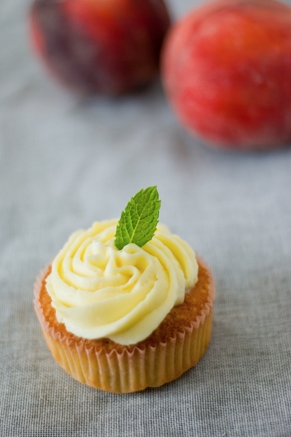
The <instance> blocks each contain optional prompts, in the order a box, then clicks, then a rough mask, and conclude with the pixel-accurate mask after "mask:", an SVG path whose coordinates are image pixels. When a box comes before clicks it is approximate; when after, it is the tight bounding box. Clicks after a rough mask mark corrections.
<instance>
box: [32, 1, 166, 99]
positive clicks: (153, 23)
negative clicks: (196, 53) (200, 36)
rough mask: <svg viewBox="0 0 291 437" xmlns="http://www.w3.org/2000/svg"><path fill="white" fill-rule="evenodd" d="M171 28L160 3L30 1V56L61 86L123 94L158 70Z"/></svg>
mask: <svg viewBox="0 0 291 437" xmlns="http://www.w3.org/2000/svg"><path fill="white" fill-rule="evenodd" d="M169 25H170V19H169V15H168V12H167V9H166V6H165V4H164V1H163V0H61V1H56V0H35V2H34V3H33V6H32V9H31V12H30V30H31V39H32V43H33V47H34V49H35V51H36V52H37V53H38V55H39V56H40V58H41V59H42V60H43V61H44V63H45V64H46V66H47V67H48V68H49V70H50V71H51V72H52V73H53V74H54V75H55V76H57V77H58V78H59V79H60V80H61V81H62V82H63V83H64V84H66V85H68V86H70V87H73V88H75V89H77V90H78V91H81V92H85V93H102V94H108V95H116V94H122V93H126V92H129V91H132V90H134V89H136V88H139V87H142V86H144V85H146V84H147V83H148V82H149V81H150V80H151V79H153V78H154V77H155V76H156V75H157V73H158V71H159V56H160V49H161V45H162V42H163V39H164V36H165V33H166V31H167V30H168V28H169Z"/></svg>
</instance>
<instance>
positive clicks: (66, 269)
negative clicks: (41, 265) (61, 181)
mask: <svg viewBox="0 0 291 437" xmlns="http://www.w3.org/2000/svg"><path fill="white" fill-rule="evenodd" d="M117 222H118V221H117V220H111V221H104V222H96V223H94V224H93V226H92V227H91V228H90V229H88V230H80V231H77V232H75V233H74V234H72V236H71V237H70V238H69V240H68V242H67V243H66V244H65V246H64V247H63V249H62V250H61V251H60V252H59V253H58V255H57V256H56V258H55V259H54V261H53V264H52V272H51V274H50V275H49V276H48V278H47V283H46V287H47V291H48V293H49V294H50V296H51V298H52V305H53V307H54V308H55V309H56V315H57V319H58V321H59V322H62V323H64V324H65V326H66V328H67V330H68V331H69V332H72V333H73V334H75V335H77V336H79V337H84V338H88V339H94V338H101V337H106V338H110V339H111V340H113V341H115V342H116V343H119V344H124V345H128V344H135V343H137V342H139V341H141V340H144V339H145V338H146V337H148V336H149V335H150V334H151V333H152V332H153V331H154V329H156V328H157V327H158V326H159V324H160V323H161V322H162V320H163V319H164V318H165V316H166V315H167V314H168V313H169V311H170V310H171V309H172V308H173V306H174V305H179V304H181V303H183V301H184V296H185V291H186V290H188V289H191V288H192V287H193V286H194V284H195V283H196V281H197V273H198V265H197V261H196V258H195V254H194V251H193V250H192V249H191V247H190V246H189V245H188V244H187V243H186V242H185V241H183V240H182V239H181V238H179V237H178V236H177V235H173V234H171V232H170V231H169V230H168V228H167V227H166V226H164V225H161V224H158V228H157V231H156V233H155V236H154V238H153V239H152V240H151V241H150V242H148V243H146V244H145V245H144V246H143V247H142V248H141V247H138V246H137V245H136V244H133V243H130V244H128V245H127V246H125V247H124V248H123V249H122V250H118V249H117V248H116V247H115V244H114V236H115V231H116V225H117Z"/></svg>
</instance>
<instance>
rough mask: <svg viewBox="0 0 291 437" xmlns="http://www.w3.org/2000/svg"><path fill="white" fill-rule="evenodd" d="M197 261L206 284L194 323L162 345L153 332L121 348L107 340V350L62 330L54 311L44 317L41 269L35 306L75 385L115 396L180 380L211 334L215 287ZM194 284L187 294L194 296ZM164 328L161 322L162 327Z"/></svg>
mask: <svg viewBox="0 0 291 437" xmlns="http://www.w3.org/2000/svg"><path fill="white" fill-rule="evenodd" d="M198 263H199V271H200V269H201V268H202V270H203V271H204V272H206V275H204V276H205V277H206V284H203V288H202V294H203V295H204V296H203V297H202V299H204V301H203V305H202V306H203V309H202V310H201V311H200V313H198V314H197V315H196V316H195V317H193V320H191V321H190V322H189V323H187V324H186V325H185V326H183V327H182V329H181V326H180V327H179V329H177V330H176V331H175V329H174V331H173V329H171V332H170V334H169V336H168V337H167V336H166V338H165V336H163V339H162V340H160V341H156V337H155V336H154V335H153V334H154V333H153V334H151V336H149V337H148V338H147V339H146V340H144V341H141V342H139V343H138V344H137V345H130V346H121V345H117V344H116V343H114V342H112V341H111V340H108V342H109V343H110V348H108V347H100V342H98V340H85V339H83V338H80V337H77V336H75V335H74V334H72V333H69V332H67V331H66V329H65V326H64V325H63V324H60V323H59V322H58V321H57V319H56V316H55V310H54V309H53V308H52V307H51V309H50V313H51V314H52V312H54V316H53V319H54V320H53V322H52V316H51V315H50V317H46V316H45V315H44V310H43V307H42V305H41V303H40V299H41V294H42V293H47V291H46V288H45V279H46V277H47V275H48V274H49V272H50V266H49V267H46V268H45V269H43V270H42V271H41V273H40V276H39V277H38V278H37V281H36V283H35V285H34V294H35V300H34V304H35V310H36V314H37V316H38V319H39V322H40V325H41V328H42V331H43V334H44V337H45V339H46V341H47V344H48V347H49V349H50V350H51V352H52V354H53V356H54V358H55V360H56V361H57V362H58V363H59V364H60V366H61V367H62V368H63V369H64V370H66V371H67V372H68V373H69V374H70V375H71V376H72V377H73V378H75V379H76V380H77V381H79V382H81V383H83V384H87V385H89V386H91V387H95V388H99V389H101V390H105V391H108V392H113V393H130V392H135V391H139V390H144V389H145V388H146V387H159V386H161V385H163V384H165V383H167V382H170V381H172V380H174V379H176V378H178V377H179V376H181V375H182V374H183V373H184V372H185V371H187V370H188V369H190V368H191V367H193V366H195V364H197V362H198V361H199V360H200V359H201V358H202V356H203V355H204V353H205V351H206V349H207V347H208V344H209V341H210V335H211V327H212V308H213V302H214V295H215V285H214V280H213V276H212V273H211V271H210V269H209V267H208V265H207V264H206V263H205V262H204V261H203V259H202V258H198ZM198 283H199V273H198V282H197V284H198ZM197 284H196V285H195V287H194V288H193V290H191V292H190V294H191V293H195V288H196V286H197ZM200 288H201V287H200ZM186 298H187V296H186V297H185V299H186ZM49 299H50V298H49ZM183 305H184V304H181V305H179V306H176V307H174V308H175V309H173V310H171V312H172V311H176V312H177V309H178V311H183ZM171 312H170V313H169V317H170V318H171ZM194 312H195V311H194ZM48 319H49V320H48ZM168 319H169V318H168ZM165 320H166V319H165ZM173 320H174V318H173ZM169 323H170V324H171V321H170V322H169V320H168V322H167V327H168V326H169ZM173 323H174V322H173ZM162 324H163V322H162V323H161V325H160V327H161V326H162ZM174 325H175V323H174ZM174 328H175V326H174ZM157 329H159V328H157ZM154 332H155V331H154ZM103 340H104V339H103ZM108 342H106V343H108ZM94 343H96V344H94Z"/></svg>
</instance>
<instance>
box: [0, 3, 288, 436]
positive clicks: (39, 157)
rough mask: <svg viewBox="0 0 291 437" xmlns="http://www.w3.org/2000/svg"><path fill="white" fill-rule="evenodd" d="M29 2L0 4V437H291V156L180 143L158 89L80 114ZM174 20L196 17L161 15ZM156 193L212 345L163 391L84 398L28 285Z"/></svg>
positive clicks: (89, 104) (178, 8)
mask: <svg viewBox="0 0 291 437" xmlns="http://www.w3.org/2000/svg"><path fill="white" fill-rule="evenodd" d="M28 5H29V1H28V0H9V1H2V2H0V47H1V50H0V247H1V250H0V300H1V304H0V333H1V335H0V345H1V346H0V347H1V349H0V435H1V436H3V437H8V436H9V437H22V436H23V437H73V436H74V437H77V436H78V437H79V436H82V437H93V436H102V437H123V436H126V437H149V436H151V437H194V436H197V437H208V436H215V437H216V436H217V437H223V436H225V437H226V436H227V437H244V436H245V437H249V436H274V437H275V436H276V437H288V436H290V435H291V267H290V264H291V225H290V224H291V194H290V187H291V149H290V148H289V149H288V148H287V149H286V150H280V151H277V152H270V153H261V154H254V153H248V154H231V153H223V152H217V151H213V150H211V149H208V148H206V147H205V146H203V145H202V144H200V143H199V142H197V141H196V140H194V139H193V138H191V137H189V136H188V135H187V133H185V132H184V131H183V129H182V128H181V127H180V125H179V123H178V122H177V121H176V119H175V117H174V116H173V114H172V112H171V110H170V109H169V107H168V105H167V103H166V99H165V97H164V94H163V90H162V87H161V85H160V83H159V82H158V81H157V82H155V83H154V84H153V85H152V86H150V87H149V88H148V89H146V90H144V91H143V92H142V93H141V94H137V95H132V96H129V97H124V98H119V99H116V100H110V99H105V98H96V99H91V100H82V99H80V98H77V97H75V96H72V95H70V94H69V93H67V92H66V91H65V90H63V89H62V88H60V87H59V86H58V85H57V84H55V83H54V82H52V81H51V80H50V79H49V78H48V76H47V75H46V74H44V71H43V70H42V68H41V67H40V66H39V64H38V63H37V61H36V60H35V58H34V56H33V55H32V53H31V51H30V49H29V46H28V35H27V9H28ZM170 6H171V7H172V11H173V15H174V16H177V17H178V16H179V15H181V14H182V13H184V12H186V11H187V10H189V9H190V7H192V6H193V2H190V1H185V0H184V1H182V0H179V2H178V1H175V0H172V1H171V2H170ZM150 185H157V186H158V190H159V193H160V197H161V199H162V206H161V213H160V221H161V222H163V223H166V224H167V225H168V226H169V227H170V229H171V230H172V231H173V232H175V233H177V234H179V235H180V236H181V237H182V238H184V239H186V240H187V241H188V242H189V243H190V244H191V246H192V247H193V248H194V249H195V250H196V251H197V252H198V253H199V255H201V256H203V257H204V259H205V260H206V261H207V262H208V263H209V265H210V267H211V268H212V271H213V273H214V277H215V280H216V288H217V291H216V300H215V304H214V321H213V332H212V338H211V342H210V346H209V349H208V351H207V352H206V354H205V356H204V357H203V359H202V360H201V361H200V362H199V364H198V365H197V366H196V367H195V368H193V369H191V370H189V371H188V372H186V373H185V374H184V375H183V376H182V377H181V378H179V379H177V380H176V381H174V382H172V383H170V384H167V385H164V386H163V387H161V388H158V389H147V390H146V391H144V392H139V393H134V394H129V395H114V394H110V393H104V392H102V391H99V390H95V389H92V388H89V387H87V386H83V385H81V384H80V383H78V382H76V381H74V380H73V379H72V378H71V377H70V376H69V375H67V374H66V373H65V372H64V371H63V370H62V369H61V368H60V367H59V366H58V365H57V363H56V362H55V361H54V359H53V358H52V356H51V354H50V352H49V350H48V348H47V346H46V343H45V340H44V338H43V335H42V332H41V329H40V326H39V323H38V320H37V318H36V315H35V313H34V309H33V303H32V299H33V283H34V281H35V278H36V276H37V275H38V274H39V271H40V270H41V269H42V268H43V267H44V266H45V265H46V264H47V263H48V262H50V260H51V259H52V258H53V257H54V256H55V254H56V253H57V252H58V250H59V249H60V248H61V247H62V246H63V244H64V243H65V241H66V240H67V238H68V236H69V235H70V234H71V232H73V231H74V230H77V229H79V228H86V227H89V226H90V225H91V224H92V222H93V221H95V220H104V219H108V218H114V217H118V216H119V215H120V213H121V211H122V209H123V208H124V207H125V205H126V203H127V201H128V200H129V198H130V197H131V196H133V195H134V194H135V193H136V192H137V191H138V190H139V189H141V188H146V187H147V186H150Z"/></svg>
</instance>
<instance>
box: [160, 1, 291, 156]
mask: <svg viewBox="0 0 291 437" xmlns="http://www.w3.org/2000/svg"><path fill="white" fill-rule="evenodd" d="M162 76H163V84H164V88H165V92H166V94H167V97H168V100H169V102H170V104H171V105H172V107H173V109H174V112H175V113H176V114H177V117H178V118H179V120H180V121H181V123H182V124H183V125H184V126H185V127H186V129H188V130H189V131H190V132H191V133H192V134H194V135H195V136H197V137H198V138H200V139H202V141H204V142H205V143H207V144H209V145H212V146H214V147H220V148H226V149H241V150H243V149H267V148H269V149H270V148H272V147H278V146H280V145H283V144H286V143H288V142H289V143H290V142H291V9H290V8H289V7H288V6H285V5H283V4H281V3H279V2H276V1H273V0H244V1H240V0H220V1H215V2H211V3H208V4H207V5H205V6H202V7H201V8H199V9H197V10H196V11H193V12H192V13H190V14H189V15H188V16H186V17H185V18H184V19H182V20H181V21H180V22H178V23H177V24H176V25H175V26H174V28H173V29H172V30H171V32H170V33H169V36H168V37H167V40H166V43H165V48H164V50H163V54H162Z"/></svg>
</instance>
